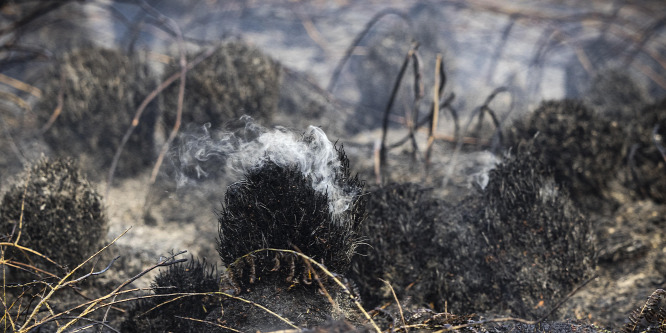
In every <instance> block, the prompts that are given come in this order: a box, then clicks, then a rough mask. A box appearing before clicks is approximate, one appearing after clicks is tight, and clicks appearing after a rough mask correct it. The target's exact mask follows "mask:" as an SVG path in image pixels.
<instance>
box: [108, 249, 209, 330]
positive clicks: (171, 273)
mask: <svg viewBox="0 0 666 333" xmlns="http://www.w3.org/2000/svg"><path fill="white" fill-rule="evenodd" d="M151 289H152V293H151V294H149V295H146V296H145V298H143V299H140V300H139V301H138V302H136V303H134V304H133V305H132V308H131V309H130V310H129V313H128V315H127V319H126V320H125V321H124V322H123V324H122V326H121V331H122V332H166V331H172V332H192V333H194V332H202V331H203V330H204V329H205V327H206V326H208V325H209V324H204V323H201V322H197V321H195V320H197V319H198V320H205V319H206V317H207V316H208V315H209V314H210V313H211V312H212V311H213V309H215V308H217V307H218V306H219V304H220V296H219V295H216V294H215V293H216V292H218V290H219V275H218V273H217V269H216V268H215V267H214V266H212V265H209V264H207V263H206V260H205V259H204V260H201V261H200V260H193V258H190V260H189V262H188V263H177V264H173V265H171V266H168V267H167V268H166V269H165V270H162V271H161V272H160V273H159V275H157V277H155V280H154V281H153V283H151ZM185 293H199V294H200V293H210V294H206V295H193V296H184V295H182V294H185ZM174 294H175V295H174ZM179 317H180V318H179ZM185 318H192V319H195V320H192V319H185Z"/></svg>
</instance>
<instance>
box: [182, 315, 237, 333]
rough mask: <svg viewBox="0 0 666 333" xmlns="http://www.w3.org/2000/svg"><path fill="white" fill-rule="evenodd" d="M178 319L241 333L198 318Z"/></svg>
mask: <svg viewBox="0 0 666 333" xmlns="http://www.w3.org/2000/svg"><path fill="white" fill-rule="evenodd" d="M176 318H180V319H185V320H191V321H195V322H197V323H202V324H207V325H212V326H215V327H219V328H224V329H225V330H230V331H232V332H238V333H240V331H239V330H237V329H233V328H231V327H229V326H224V325H221V324H218V323H213V322H210V321H205V320H201V319H196V318H190V317H181V316H176Z"/></svg>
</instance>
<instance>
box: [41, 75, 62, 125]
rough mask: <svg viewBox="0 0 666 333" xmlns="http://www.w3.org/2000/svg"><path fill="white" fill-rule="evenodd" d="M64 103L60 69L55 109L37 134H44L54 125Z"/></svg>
mask: <svg viewBox="0 0 666 333" xmlns="http://www.w3.org/2000/svg"><path fill="white" fill-rule="evenodd" d="M64 102H65V70H64V69H61V70H60V88H59V90H58V101H57V104H56V108H55V109H54V110H53V113H52V114H51V117H49V120H48V121H47V122H46V124H44V126H42V128H41V129H40V130H39V133H41V134H44V133H46V131H48V130H49V128H51V126H53V123H55V121H56V119H58V116H59V115H60V113H61V112H62V105H63V103H64Z"/></svg>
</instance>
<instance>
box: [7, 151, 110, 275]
mask: <svg viewBox="0 0 666 333" xmlns="http://www.w3.org/2000/svg"><path fill="white" fill-rule="evenodd" d="M21 178H22V179H25V182H24V183H22V184H17V185H14V186H13V187H12V188H11V189H10V190H9V191H8V192H7V193H6V194H5V196H4V198H3V200H2V206H1V207H0V226H1V227H0V232H2V236H3V237H4V238H5V239H6V240H5V241H7V242H15V243H17V244H19V245H21V246H24V247H27V248H31V249H33V250H36V251H38V252H39V253H41V254H43V255H44V256H46V257H47V258H49V259H51V260H52V261H55V262H56V263H58V264H59V265H60V266H61V268H60V269H58V268H57V267H56V266H55V265H54V264H53V263H49V262H48V261H46V260H45V259H44V258H41V257H39V256H35V255H32V254H28V253H27V252H25V251H20V250H18V249H15V248H12V247H9V248H7V250H6V252H5V253H4V257H5V259H6V260H11V261H13V262H15V263H31V265H34V267H36V268H38V269H40V270H41V271H37V270H35V269H30V268H28V267H26V266H25V265H19V266H20V267H21V268H17V267H11V266H10V267H11V268H10V269H9V272H10V277H14V278H16V279H19V280H21V281H13V282H28V281H32V280H35V279H40V278H44V277H49V276H50V275H45V274H56V275H59V274H61V273H63V272H66V271H67V270H68V269H72V268H74V267H76V266H77V265H78V264H80V263H81V262H83V261H84V260H85V259H86V258H88V257H89V256H90V255H92V254H93V253H95V251H97V250H98V249H99V248H101V247H102V246H103V242H104V239H105V237H106V233H107V222H106V217H105V214H104V207H103V203H102V197H101V196H100V195H99V194H97V192H96V191H95V189H94V188H93V187H92V186H91V185H90V183H88V180H86V178H85V177H84V176H83V175H82V174H81V172H80V171H79V169H78V168H77V167H76V166H75V165H74V162H73V161H72V160H71V159H55V160H49V159H46V158H42V159H41V160H39V161H38V162H36V163H35V164H34V165H33V166H32V167H30V168H29V169H27V170H26V171H25V172H24V174H23V175H22V176H21ZM14 273H16V274H14ZM22 280H25V281H22Z"/></svg>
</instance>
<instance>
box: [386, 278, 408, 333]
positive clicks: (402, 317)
mask: <svg viewBox="0 0 666 333" xmlns="http://www.w3.org/2000/svg"><path fill="white" fill-rule="evenodd" d="M380 280H381V281H382V282H384V283H386V285H387V286H388V287H389V289H391V294H392V295H393V299H395V303H396V305H398V311H400V320H402V328H404V329H405V332H409V330H408V329H407V322H406V321H405V314H404V313H403V311H402V305H401V304H400V300H398V295H396V294H395V290H394V289H393V286H392V285H391V283H390V282H388V281H386V280H384V279H380Z"/></svg>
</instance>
